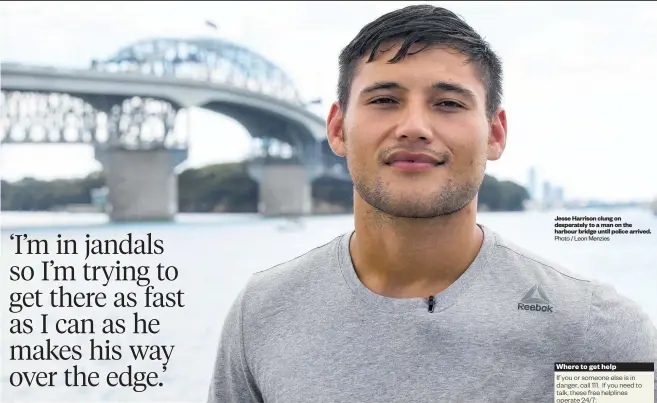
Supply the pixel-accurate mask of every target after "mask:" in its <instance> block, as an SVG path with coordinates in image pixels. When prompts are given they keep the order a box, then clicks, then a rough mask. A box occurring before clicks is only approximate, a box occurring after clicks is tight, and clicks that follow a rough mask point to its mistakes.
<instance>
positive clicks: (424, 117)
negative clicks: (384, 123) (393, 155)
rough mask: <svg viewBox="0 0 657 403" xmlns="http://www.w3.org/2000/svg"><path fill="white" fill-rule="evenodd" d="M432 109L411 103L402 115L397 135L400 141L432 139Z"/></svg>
mask: <svg viewBox="0 0 657 403" xmlns="http://www.w3.org/2000/svg"><path fill="white" fill-rule="evenodd" d="M430 113H431V111H429V110H427V108H426V107H423V106H420V105H409V106H407V107H406V108H405V110H404V111H403V112H402V114H401V116H400V122H399V125H398V126H397V132H396V137H397V139H398V140H400V141H404V140H405V141H418V140H420V141H432V140H433V132H432V130H431V125H430V121H429V114H430Z"/></svg>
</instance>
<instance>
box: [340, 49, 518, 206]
mask: <svg viewBox="0 0 657 403" xmlns="http://www.w3.org/2000/svg"><path fill="white" fill-rule="evenodd" d="M382 48H383V47H382ZM397 49H398V47H397V45H396V46H394V47H392V48H391V49H390V50H388V51H387V52H385V53H380V54H379V55H378V56H377V59H376V60H374V61H372V62H370V63H365V62H364V61H361V62H360V64H359V66H358V67H357V71H356V75H355V77H354V79H353V82H352V86H351V91H350V98H349V104H348V107H347V110H346V111H340V110H339V107H338V106H337V105H334V106H333V108H332V110H331V115H330V116H329V128H328V131H329V142H330V144H331V147H332V149H333V150H334V151H335V152H336V153H337V154H338V155H342V156H346V159H347V165H348V167H349V172H350V174H351V177H352V180H353V182H354V187H355V189H356V191H357V193H358V196H360V197H361V198H362V199H363V200H364V201H365V202H366V203H368V204H369V205H371V206H373V207H374V208H376V209H378V210H380V211H383V212H385V213H387V214H390V215H392V216H397V217H409V218H431V217H437V216H440V215H445V214H450V213H453V212H455V211H458V210H460V209H462V208H464V207H465V206H466V205H468V204H469V203H471V202H472V201H473V200H474V198H475V196H476V194H477V192H478V191H479V187H480V186H481V182H482V180H483V177H484V170H485V167H486V161H487V160H488V159H491V160H494V159H497V158H499V157H500V156H501V153H502V151H503V149H504V144H505V139H506V117H505V114H504V112H503V111H500V112H499V113H497V114H496V115H494V116H493V118H492V119H491V120H490V121H489V120H488V119H487V117H486V90H485V87H484V85H483V84H482V82H481V79H480V76H479V74H478V73H477V71H476V68H475V66H474V65H473V64H469V63H465V62H466V57H465V56H463V55H461V54H458V53H456V52H455V51H453V50H451V49H446V48H439V47H430V48H428V49H426V50H423V51H422V52H419V53H417V54H415V55H411V56H407V57H406V58H405V59H403V60H402V61H400V62H397V63H387V61H388V60H389V59H390V58H391V57H392V55H394V54H395V53H396V52H397ZM413 50H414V49H413V48H411V53H412V51H413Z"/></svg>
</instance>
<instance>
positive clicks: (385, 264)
mask: <svg viewBox="0 0 657 403" xmlns="http://www.w3.org/2000/svg"><path fill="white" fill-rule="evenodd" d="M476 214H477V205H476V198H475V200H474V201H473V202H472V203H471V204H470V205H468V206H466V207H465V208H464V209H462V210H460V211H458V212H456V213H454V214H451V215H447V216H442V217H437V218H434V219H426V220H424V219H400V218H395V217H389V216H385V215H384V213H382V212H380V211H377V210H374V209H373V208H372V207H371V206H369V205H367V204H366V203H365V202H364V201H362V200H358V201H356V200H355V203H354V218H355V233H354V235H353V236H352V238H351V242H350V248H349V249H350V253H351V257H352V261H353V263H354V266H355V269H356V273H357V275H358V277H359V278H360V280H361V282H362V283H363V284H364V285H365V286H366V287H367V288H369V289H370V290H372V291H373V292H375V293H377V294H379V295H383V296H387V297H392V298H412V297H427V296H429V295H435V294H438V293H440V292H441V291H443V290H444V289H446V288H447V287H449V285H450V284H452V283H453V282H454V281H456V279H458V278H459V277H460V276H461V274H463V273H464V272H465V271H466V270H467V268H468V267H469V266H470V264H471V263H472V261H473V260H474V259H475V257H476V256H477V253H478V252H479V250H480V248H481V245H482V241H483V232H482V230H481V228H479V226H478V225H477V223H476Z"/></svg>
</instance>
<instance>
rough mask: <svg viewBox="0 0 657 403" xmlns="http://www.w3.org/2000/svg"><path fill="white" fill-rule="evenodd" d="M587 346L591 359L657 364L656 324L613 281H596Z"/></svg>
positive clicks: (594, 360)
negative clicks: (600, 282) (613, 284)
mask: <svg viewBox="0 0 657 403" xmlns="http://www.w3.org/2000/svg"><path fill="white" fill-rule="evenodd" d="M586 346H587V348H588V354H585V355H584V357H583V359H584V360H585V361H588V362H598V361H599V362H653V363H655V364H656V366H657V328H655V324H654V323H653V321H652V320H651V319H650V317H649V316H648V314H647V313H646V312H644V311H643V310H642V309H641V307H640V306H639V305H638V304H637V303H636V302H634V301H632V300H630V299H629V298H627V297H624V296H622V295H620V294H619V293H618V292H617V291H616V290H615V289H614V288H613V287H612V286H610V285H606V284H597V283H594V289H593V292H592V295H591V307H590V313H589V323H588V328H587V332H586ZM656 369H657V368H656ZM655 398H656V399H657V376H655ZM656 402H657V400H656Z"/></svg>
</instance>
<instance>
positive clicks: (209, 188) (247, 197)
mask: <svg viewBox="0 0 657 403" xmlns="http://www.w3.org/2000/svg"><path fill="white" fill-rule="evenodd" d="M104 185H105V179H104V177H103V173H102V172H94V173H92V174H90V175H88V176H86V177H84V178H78V179H57V180H52V181H43V180H37V179H32V178H25V179H21V180H19V181H16V182H8V181H4V180H3V181H1V188H0V203H1V204H0V206H1V208H2V210H5V211H12V210H13V211H52V210H57V209H61V208H63V207H65V206H67V205H73V204H90V203H91V202H92V201H91V190H92V189H97V188H101V187H103V186H104ZM312 197H313V205H314V206H315V208H316V212H318V213H346V212H351V211H352V207H353V186H352V184H351V182H347V181H340V180H337V179H331V178H319V179H317V180H315V181H314V182H313V184H312ZM528 198H529V194H528V192H527V190H526V189H525V188H524V187H522V186H520V185H518V184H516V183H514V182H511V181H498V180H497V179H495V178H494V177H492V176H490V175H486V176H485V178H484V182H483V184H482V187H481V190H480V191H479V200H478V203H479V206H478V207H479V209H480V210H484V211H521V210H524V203H525V201H526V200H527V199H528ZM257 206H258V184H257V182H255V181H254V180H253V179H251V178H250V177H249V175H248V173H247V170H246V163H243V162H241V163H225V164H213V165H208V166H205V167H202V168H190V169H187V170H185V171H183V172H182V173H180V174H179V175H178V208H179V211H180V212H183V213H192V212H193V213H207V212H232V213H255V212H257V208H258V207H257Z"/></svg>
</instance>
